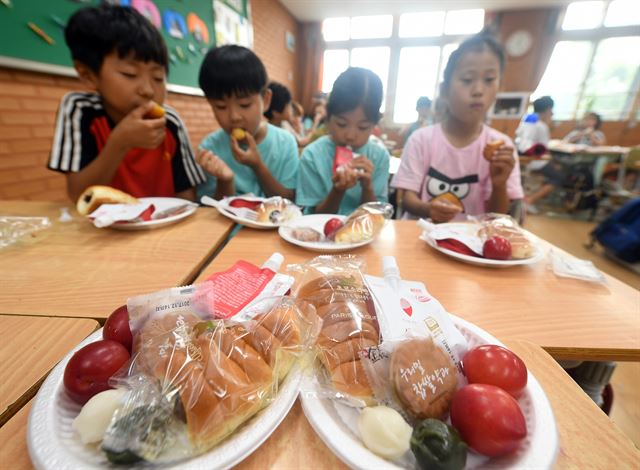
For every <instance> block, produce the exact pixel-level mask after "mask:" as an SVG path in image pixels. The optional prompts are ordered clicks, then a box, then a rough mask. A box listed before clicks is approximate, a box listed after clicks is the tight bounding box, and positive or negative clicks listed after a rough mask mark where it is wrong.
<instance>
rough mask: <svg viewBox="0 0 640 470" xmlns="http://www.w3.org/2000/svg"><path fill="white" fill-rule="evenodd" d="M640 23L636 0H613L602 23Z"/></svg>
mask: <svg viewBox="0 0 640 470" xmlns="http://www.w3.org/2000/svg"><path fill="white" fill-rule="evenodd" d="M636 24H640V2H638V0H613V2H611V3H610V4H609V8H608V9H607V15H606V16H605V17H604V25H605V26H606V27H608V28H610V27H615V26H632V25H636Z"/></svg>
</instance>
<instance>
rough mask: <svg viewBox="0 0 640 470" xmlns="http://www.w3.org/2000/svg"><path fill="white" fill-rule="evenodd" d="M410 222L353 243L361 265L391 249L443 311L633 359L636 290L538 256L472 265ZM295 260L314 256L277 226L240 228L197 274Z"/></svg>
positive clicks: (591, 355)
mask: <svg viewBox="0 0 640 470" xmlns="http://www.w3.org/2000/svg"><path fill="white" fill-rule="evenodd" d="M419 235H420V229H419V228H418V227H417V225H416V223H415V222H413V221H393V222H392V223H390V224H388V225H387V226H386V227H385V228H384V229H383V231H382V232H381V234H380V235H379V237H378V238H377V239H376V240H375V241H374V242H373V243H372V244H370V245H368V246H365V247H361V248H358V249H355V250H353V253H354V254H359V255H362V256H364V257H365V259H366V260H367V264H368V269H367V272H368V273H370V274H373V275H381V274H382V257H383V256H384V255H393V256H395V257H396V259H397V261H398V266H399V267H400V271H401V275H402V277H403V278H404V279H411V280H418V281H422V282H424V283H425V285H426V286H427V289H428V290H429V291H430V292H431V294H432V295H433V296H434V297H436V298H437V299H438V300H439V301H440V302H441V303H442V304H443V305H444V307H445V308H446V309H447V310H448V311H449V312H451V313H453V314H455V315H458V316H460V317H462V318H464V319H466V320H468V321H470V322H472V323H475V324H476V325H478V326H479V327H481V328H483V329H485V330H487V331H488V332H489V333H491V334H493V335H494V336H496V337H498V338H499V339H500V338H513V339H522V340H528V341H531V342H533V343H535V344H538V345H540V346H542V347H543V348H544V349H546V350H547V351H548V352H549V353H550V354H551V355H553V356H554V357H556V358H558V359H581V360H596V361H597V360H618V361H625V360H626V361H638V360H640V291H638V290H635V289H633V288H631V287H629V286H628V285H626V284H624V283H622V282H620V281H618V280H616V279H614V278H612V277H610V276H606V277H607V284H606V285H600V284H593V283H589V282H584V281H578V280H573V279H564V278H559V277H556V276H555V274H553V272H552V271H550V270H548V269H547V266H546V263H545V262H539V263H537V264H535V265H529V266H517V267H512V268H508V269H490V268H486V267H480V266H472V265H468V264H465V263H462V262H460V261H457V260H455V259H453V258H451V257H449V256H446V255H444V254H442V253H439V252H437V251H436V250H434V249H433V248H431V247H429V246H428V245H427V244H426V243H425V242H424V241H422V240H420V239H419V238H418V236H419ZM275 251H278V252H280V253H282V254H283V255H284V256H285V263H286V264H289V263H298V262H302V261H304V260H308V259H310V258H312V257H314V256H316V255H317V253H313V252H310V251H307V250H304V249H302V248H299V247H297V246H294V245H291V244H289V243H287V242H286V241H284V240H283V239H281V238H280V237H279V236H278V234H277V232H275V231H272V232H265V231H257V230H251V229H247V228H244V229H242V230H241V231H240V233H238V235H236V236H235V237H234V238H233V239H232V240H231V241H230V242H229V244H228V245H227V246H226V247H225V248H224V249H223V250H222V251H221V252H220V254H218V256H216V258H215V259H214V260H213V262H212V263H211V264H210V265H209V266H207V268H206V269H205V270H204V271H203V273H202V274H201V275H200V277H199V278H198V280H203V279H204V278H206V277H207V276H209V275H211V274H212V273H214V272H218V271H222V270H224V269H227V268H228V267H230V266H231V265H232V264H233V263H235V262H236V261H237V260H239V259H244V260H246V261H249V262H251V263H254V264H256V265H261V264H262V263H263V262H264V261H265V260H266V259H267V258H268V257H269V255H271V253H273V252H275Z"/></svg>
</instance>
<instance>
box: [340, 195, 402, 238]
mask: <svg viewBox="0 0 640 470" xmlns="http://www.w3.org/2000/svg"><path fill="white" fill-rule="evenodd" d="M392 215H393V207H392V206H391V204H387V203H385V202H367V203H365V204H362V205H361V206H359V207H358V208H357V209H356V210H355V211H353V212H352V213H351V214H350V215H349V217H347V219H346V220H345V221H344V225H343V226H342V227H341V228H339V229H338V230H337V231H336V233H335V236H334V240H335V242H336V243H359V242H363V241H365V240H369V239H371V238H373V237H375V236H376V235H377V234H378V233H379V232H380V230H382V227H384V223H385V222H386V221H387V220H388V219H390V218H391V217H392Z"/></svg>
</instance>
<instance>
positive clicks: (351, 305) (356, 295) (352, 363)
mask: <svg viewBox="0 0 640 470" xmlns="http://www.w3.org/2000/svg"><path fill="white" fill-rule="evenodd" d="M364 269H365V264H364V261H363V259H361V258H359V257H356V256H350V255H344V256H318V257H316V258H314V259H312V260H310V261H308V262H306V263H304V264H300V265H291V266H289V274H291V275H293V276H294V277H295V278H296V282H295V284H294V288H293V293H294V295H295V296H296V297H297V298H298V299H300V300H304V301H307V302H309V303H311V304H313V305H314V306H315V308H316V311H317V314H318V317H320V318H321V320H322V329H321V330H320V334H319V335H318V341H317V347H316V350H317V357H318V359H319V363H320V364H321V368H322V370H320V371H319V372H320V373H319V374H316V376H320V377H324V379H325V381H324V382H325V383H324V385H326V387H325V389H326V390H327V396H334V397H341V398H345V399H346V400H351V401H353V402H354V404H356V405H362V404H367V403H371V402H372V401H373V391H372V390H371V387H370V385H369V382H368V380H367V378H366V375H365V372H364V369H363V368H362V364H361V362H360V356H359V352H360V351H361V350H363V349H365V348H367V347H370V346H375V345H377V344H378V343H380V341H381V336H380V326H379V323H378V316H377V312H376V308H375V305H374V301H373V298H372V296H371V293H370V292H369V289H368V288H367V286H366V284H365V281H364V277H363V274H362V272H363V271H364Z"/></svg>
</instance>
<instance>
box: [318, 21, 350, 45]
mask: <svg viewBox="0 0 640 470" xmlns="http://www.w3.org/2000/svg"><path fill="white" fill-rule="evenodd" d="M322 37H323V38H324V40H325V41H327V42H330V41H346V40H347V39H349V18H347V17H345V18H328V19H326V20H324V21H323V22H322Z"/></svg>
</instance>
